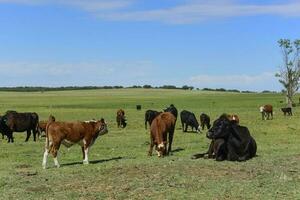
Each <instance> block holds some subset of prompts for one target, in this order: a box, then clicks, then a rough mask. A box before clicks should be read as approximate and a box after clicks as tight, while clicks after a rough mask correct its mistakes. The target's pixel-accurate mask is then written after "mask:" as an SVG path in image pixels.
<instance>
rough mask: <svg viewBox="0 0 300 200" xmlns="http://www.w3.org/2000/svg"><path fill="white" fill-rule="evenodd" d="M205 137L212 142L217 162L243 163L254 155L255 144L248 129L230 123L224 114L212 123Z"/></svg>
mask: <svg viewBox="0 0 300 200" xmlns="http://www.w3.org/2000/svg"><path fill="white" fill-rule="evenodd" d="M207 137H208V138H209V139H212V140H213V142H214V144H213V146H214V147H213V148H214V154H215V156H216V160H218V161H222V160H225V159H226V160H229V161H245V160H248V159H250V158H253V157H254V156H255V155H256V150H257V146H256V142H255V140H254V138H253V137H252V136H251V135H250V132H249V130H248V128H247V127H244V126H240V125H238V124H237V123H236V121H230V120H229V119H228V117H227V115H226V114H224V115H221V117H220V118H218V119H217V120H216V121H214V123H213V127H212V128H211V129H210V130H209V131H208V133H207Z"/></svg>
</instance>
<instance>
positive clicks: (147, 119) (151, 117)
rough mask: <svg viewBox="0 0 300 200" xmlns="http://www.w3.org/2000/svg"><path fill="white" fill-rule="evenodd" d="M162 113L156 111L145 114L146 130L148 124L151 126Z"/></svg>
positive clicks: (148, 111)
mask: <svg viewBox="0 0 300 200" xmlns="http://www.w3.org/2000/svg"><path fill="white" fill-rule="evenodd" d="M160 113H161V112H158V111H155V110H147V111H146V112H145V129H147V123H149V126H151V123H152V121H153V120H154V118H155V117H156V116H158V115H159V114H160Z"/></svg>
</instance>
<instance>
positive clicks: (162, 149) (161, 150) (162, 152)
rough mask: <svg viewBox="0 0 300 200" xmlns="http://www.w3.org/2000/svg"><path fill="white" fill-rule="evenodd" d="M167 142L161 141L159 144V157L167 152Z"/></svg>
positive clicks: (157, 150)
mask: <svg viewBox="0 0 300 200" xmlns="http://www.w3.org/2000/svg"><path fill="white" fill-rule="evenodd" d="M165 149H166V147H165V144H164V143H163V142H162V143H160V144H159V145H157V149H156V152H157V156H158V157H161V156H163V155H164V152H165Z"/></svg>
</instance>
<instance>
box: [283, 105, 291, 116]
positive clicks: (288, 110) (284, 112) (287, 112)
mask: <svg viewBox="0 0 300 200" xmlns="http://www.w3.org/2000/svg"><path fill="white" fill-rule="evenodd" d="M281 111H282V112H283V114H284V116H286V114H288V115H290V116H292V115H293V113H292V108H291V107H287V108H281Z"/></svg>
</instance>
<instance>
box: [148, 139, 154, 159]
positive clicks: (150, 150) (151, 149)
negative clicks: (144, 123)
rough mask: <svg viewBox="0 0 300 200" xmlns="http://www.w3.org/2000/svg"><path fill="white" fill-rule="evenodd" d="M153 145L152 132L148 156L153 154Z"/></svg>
mask: <svg viewBox="0 0 300 200" xmlns="http://www.w3.org/2000/svg"><path fill="white" fill-rule="evenodd" d="M153 147H154V138H153V137H152V135H151V133H150V146H149V152H148V156H152V152H153Z"/></svg>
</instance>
